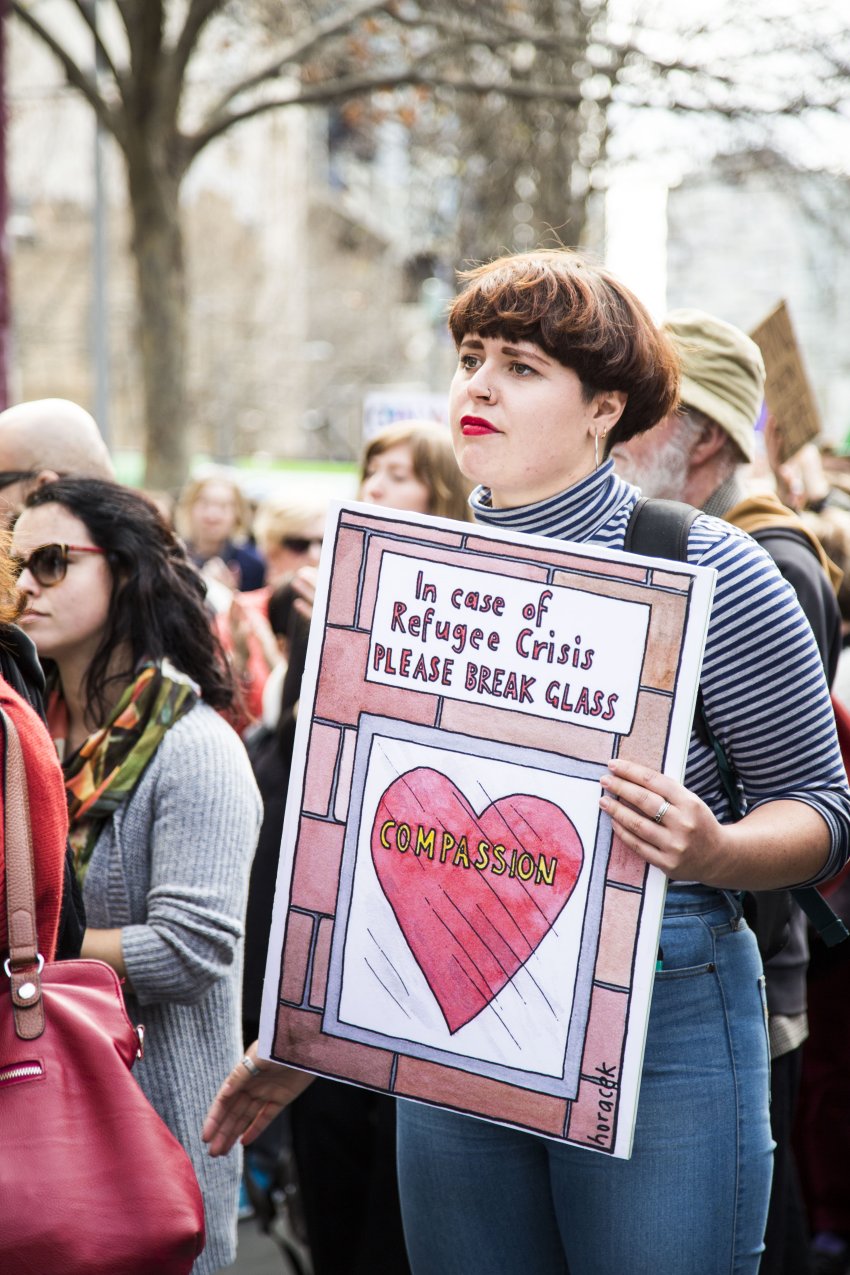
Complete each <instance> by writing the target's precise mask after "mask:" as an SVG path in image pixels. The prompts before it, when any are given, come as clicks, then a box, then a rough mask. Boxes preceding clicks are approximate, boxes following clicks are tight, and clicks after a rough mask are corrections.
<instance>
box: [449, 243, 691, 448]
mask: <svg viewBox="0 0 850 1275" xmlns="http://www.w3.org/2000/svg"><path fill="white" fill-rule="evenodd" d="M460 279H461V280H462V281H463V282H464V283H465V285H466V286H465V287H464V288H463V290H462V291H461V292H460V293H459V295H458V296H457V297H456V298H455V300H454V302H453V303H452V305H451V307H450V309H449V328H450V329H451V334H452V336H453V337H454V340H455V344H456V345H460V343H461V341H462V340H463V339H464V337H466V336H469V335H471V334H473V333H474V334H475V335H477V336H480V337H494V336H496V337H502V338H503V339H505V340H509V341H510V340H513V341H519V340H522V341H533V342H534V343H535V345H539V346H540V348H541V349H542V350H544V351H545V352H546V353H547V354H548V355H549V356H550V357H551V358H554V359H557V360H558V362H559V363H561V364H563V366H564V367H569V368H572V370H573V371H574V372H575V373H576V375H577V376H578V377H579V379H580V381H581V383H582V387H583V391H584V394H585V398H586V400H587V401H588V402H589V401H590V399H592V398H593V396H594V394H596V393H597V392H598V391H599V390H622V391H623V392H624V393H626V394H627V395H628V401H627V403H626V406H625V409H624V410H623V414H622V416H621V417H620V419H619V421H618V422H617V424H616V425H615V426H614V428H613V429H612V430H611V432H610V433H609V434H608V437H607V438H606V440H605V446H606V451H607V450H610V448H611V446H612V445H613V444H614V443H617V442H625V441H626V440H627V439H629V438H632V437H634V435H635V434H641V433H643V431H644V430H647V429H650V428H651V427H652V426H653V425H655V424H657V423H658V421H660V420H661V419H662V417H664V416H666V415H667V414H668V412H671V411H673V409H674V408H675V407H676V404H677V402H678V396H679V365H678V359H677V356H676V352H675V350H674V348H673V345H672V343H671V341H670V340H669V338H668V337H667V336H666V335H665V333H664V332H662V331H661V329H660V328H658V327H656V325H655V324H654V323H653V321H652V319H651V318H650V316H649V314H648V312H647V310H646V308H645V307H644V306H643V304H642V303H641V302H640V301H638V299H637V297H636V296H635V295H634V293H632V292H630V291H629V289H628V288H626V287H624V285H623V284H622V283H620V282H618V280H617V279H615V278H614V276H613V275H612V274H610V273H609V271H607V270H605V269H604V268H603V267H602V266H597V265H595V264H594V263H592V262H589V261H587V260H585V259H584V258H583V257H581V256H580V255H579V254H578V253H575V252H571V251H569V250H568V249H566V248H555V249H540V250H538V251H536V252H527V253H520V254H517V255H516V256H511V257H499V258H498V260H496V261H491V262H489V263H488V264H487V265H483V266H476V267H475V269H473V270H464V271H462V272H461V274H460Z"/></svg>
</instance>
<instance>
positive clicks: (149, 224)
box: [126, 141, 190, 490]
mask: <svg viewBox="0 0 850 1275" xmlns="http://www.w3.org/2000/svg"><path fill="white" fill-rule="evenodd" d="M126 155H127V170H128V178H129V191H130V205H131V210H132V223H133V257H134V261H135V266H136V279H137V289H138V302H139V316H138V324H139V349H140V351H141V357H142V384H143V393H144V401H145V419H146V424H147V428H146V442H145V480H144V481H145V485H146V486H147V487H149V488H153V489H157V490H171V489H174V488H176V487H179V486H180V485H181V484H182V483H183V482H184V480H185V479H186V477H187V474H188V470H189V460H190V451H189V448H190V438H189V429H188V420H187V401H186V399H187V396H186V277H185V267H184V260H183V234H182V228H181V225H180V211H179V190H180V175H178V174H177V173H175V172H174V171H168V165H167V163H166V162H165V161H164V160H160V161H159V162H157V160H156V158H155V157H152V156H151V154H150V151H149V148H148V146H147V145H146V144H145V142H144V141H140V142H138V144H134V143H132V142H131V143H130V144H129V145H128V147H127V149H126Z"/></svg>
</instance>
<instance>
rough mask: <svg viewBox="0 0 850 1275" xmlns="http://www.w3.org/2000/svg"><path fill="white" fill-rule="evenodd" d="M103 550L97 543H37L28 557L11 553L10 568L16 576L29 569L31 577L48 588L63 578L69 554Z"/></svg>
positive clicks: (101, 551)
mask: <svg viewBox="0 0 850 1275" xmlns="http://www.w3.org/2000/svg"><path fill="white" fill-rule="evenodd" d="M104 552H105V550H103V549H99V548H98V547H97V545H39V547H38V548H37V549H33V551H32V553H31V554H30V555H29V557H28V558H20V557H18V555H17V554H14V553H13V554H12V555H11V559H12V570H13V571H14V573H15V576H16V578H18V577H20V576H21V575H22V574H23V573H24V571H29V573H30V575H31V576H32V578H33V579H34V580H35V581H36V582H37V583H38V584H40V585H41V587H42V588H43V589H49V588H50V586H51V585H53V584H58V583H59V581H60V580H64V579H65V574H66V572H67V570H68V563H69V561H70V557H69V555H70V554H72V553H104Z"/></svg>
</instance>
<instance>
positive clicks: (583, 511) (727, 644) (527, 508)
mask: <svg viewBox="0 0 850 1275" xmlns="http://www.w3.org/2000/svg"><path fill="white" fill-rule="evenodd" d="M639 495H640V492H639V491H638V489H637V488H636V487H632V486H631V485H630V484H629V483H626V482H624V481H623V480H622V479H621V478H619V477H617V475H616V474H615V473H614V467H613V463H612V462H611V461H610V460H609V461H606V462H605V464H603V465H600V467H599V468H598V469H597V470H596V471H595V472H594V473H592V474H590V475H589V476H588V477H587V478H585V479H583V480H582V481H581V482H579V483H576V484H575V486H573V487H570V488H569V489H568V490H567V491H563V492H559V493H558V495H556V496H552V497H550V498H549V499H548V500H542V501H540V502H538V503H537V504H533V505H524V506H522V507H520V508H518V509H493V508H492V507H491V504H490V493H489V492H488V491H487V490H486V489H485V488H482V487H478V488H476V490H475V491H474V492H473V493H472V496H471V497H470V505H471V507H472V510H473V512H474V514H475V517H476V519H477V521H479V522H482V523H486V524H487V525H489V526H491V527H499V528H500V529H502V530H504V531H520V532H528V533H532V534H534V535H538V536H552V537H553V538H555V539H558V540H569V541H573V542H574V543H577V544H586V545H598V546H599V547H600V548H604V549H622V548H623V540H624V537H625V533H626V527H627V525H628V522H629V518H630V516H631V513H632V510H633V509H634V506H635V503H636V501H637V499H638V497H639ZM688 562H689V563H690V564H691V565H692V566H703V567H713V568H714V569H715V571H716V572H717V583H716V587H715V593H714V601H713V604H712V609H711V618H710V621H709V627H708V634H707V638H706V646H705V656H704V660H703V666H702V673H701V677H700V682H701V685H702V692H703V698H704V700H705V709H706V715H707V717H708V721H709V724H710V726H711V729H712V730H713V731H714V733H715V735H716V736H717V737H718V739H719V740H720V741H721V743H722V745H723V748H724V750H725V752H726V755H727V757H728V758H729V760H730V762H731V763H732V765H733V767H734V769H735V771H736V772H737V774H738V778H739V783H740V786H741V788H742V791H743V795H744V797H745V800H746V803H747V807H748V809H755V808H756V807H757V806H760V805H764V804H765V802H769V801H780V800H794V801H802V802H805V803H806V804H807V805H809V806H811V807H812V808H813V809H814V810H816V811H817V812H818V813H819V814H820V815H821V816H822V817H823V818H824V819H825V820H826V823H827V825H828V827H829V831H830V854H829V858H828V860H827V862H826V864H825V865H824V867H823V869H822V871H821V872H820V873H818V875H817V877H815V878H812V881H813V882H815V883H816V882H817V881H823V880H826V879H827V878H828V877H830V876H833V875H834V874H835V872H837V871H838V869H839V868H840V867H841V866H842V865H843V864H844V863H845V861H846V860H847V858H848V857H850V793H849V792H848V788H847V779H846V776H845V773H844V767H843V765H842V762H841V754H840V752H839V749H838V743H837V741H836V737H835V726H834V721H833V715H832V707H831V705H830V700H829V691H828V690H827V686H826V682H825V680H824V675H823V668H822V665H821V660H820V656H819V654H818V649H817V646H816V645H815V640H814V638H813V637H812V632H811V629H810V628H809V625H808V622H807V620H806V618H805V616H804V615H803V613H802V611H801V610H800V607H799V604H798V603H797V599H796V596H795V594H794V591H793V589H792V588H791V586H790V585H789V584H788V583H787V582H786V581H785V580H784V579H783V578H782V576H781V575H780V574H779V572H778V571H777V569H776V567H775V566H774V564H773V562H772V560H771V559H770V558H769V557H768V555H767V554H766V553H765V552H764V551H763V550H762V549H761V548H760V547H759V546H758V545H757V544H756V543H755V541H754V540H752V539H751V538H750V537H749V536H747V535H745V534H744V533H743V532H741V531H738V530H737V528H735V527H732V526H730V524H729V523H726V522H722V521H720V520H719V519H717V518H711V517H709V516H707V515H705V514H700V515H699V516H698V517H697V518H696V520H695V521H694V523H693V526H692V527H691V531H690V536H689V540H688ZM684 782H685V785H686V787H688V788H689V789H690V790H691V791H692V792H694V793H696V794H697V796H699V797H700V798H701V799H702V800H703V801H704V802H705V803H706V804H707V805H708V806H709V808H710V809H711V810H712V812H713V813H714V815H715V817H716V818H717V819H718V820H719V821H720V822H721V823H728V822H730V821H731V820H732V818H733V814H732V811H731V809H730V806H729V802H728V799H727V797H726V794H725V793H724V791H723V786H722V784H721V782H720V776H719V773H718V770H717V765H716V762H715V760H714V755H713V753H712V751H711V749H710V748H709V747H708V746H707V745H706V744H704V743H703V742H702V741H701V740H700V739H699V738H698V737H697V735H695V734H693V735H692V736H691V742H690V749H689V753H688V763H687V768H686V771H685V780H684Z"/></svg>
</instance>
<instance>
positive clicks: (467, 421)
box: [460, 416, 498, 436]
mask: <svg viewBox="0 0 850 1275" xmlns="http://www.w3.org/2000/svg"><path fill="white" fill-rule="evenodd" d="M460 430H461V433H462V434H465V435H467V436H471V435H474V434H497V433H498V430H497V429H495V428H494V426H492V425H491V424H490V422H489V421H485V420H484V418H483V416H462V417H461V418H460Z"/></svg>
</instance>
